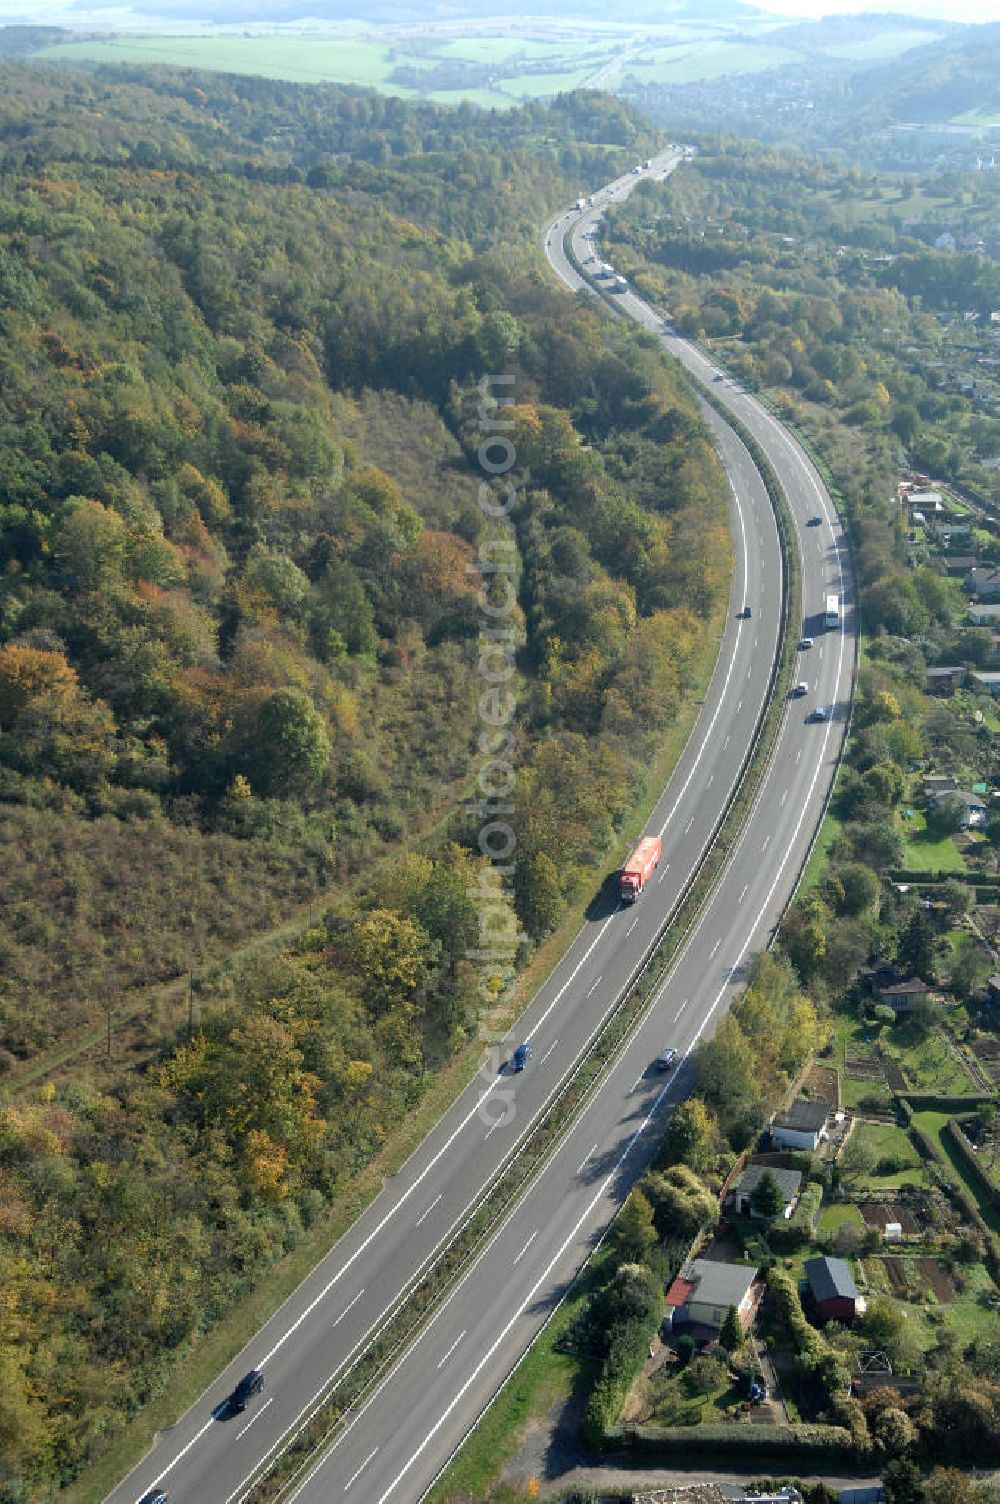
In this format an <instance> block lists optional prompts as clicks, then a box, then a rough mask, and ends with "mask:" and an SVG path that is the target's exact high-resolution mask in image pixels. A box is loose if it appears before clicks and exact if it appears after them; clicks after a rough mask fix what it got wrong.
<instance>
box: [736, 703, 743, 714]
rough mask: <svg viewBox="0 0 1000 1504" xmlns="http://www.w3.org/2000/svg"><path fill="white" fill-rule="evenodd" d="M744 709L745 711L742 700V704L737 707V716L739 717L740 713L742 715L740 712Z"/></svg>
mask: <svg viewBox="0 0 1000 1504" xmlns="http://www.w3.org/2000/svg"><path fill="white" fill-rule="evenodd" d="M742 709H743V701H742V700H741V701H740V703H739V704H738V705H737V707H736V714H737V715H739V713H740V711H741V710H742Z"/></svg>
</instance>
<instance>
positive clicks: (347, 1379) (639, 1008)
mask: <svg viewBox="0 0 1000 1504" xmlns="http://www.w3.org/2000/svg"><path fill="white" fill-rule="evenodd" d="M701 390H702V395H703V396H704V397H705V398H706V400H708V401H709V402H711V403H712V406H713V407H716V408H717V409H719V410H720V412H721V413H722V415H723V416H724V417H725V420H726V421H727V422H728V423H729V424H730V425H731V427H732V428H733V429H734V431H736V432H737V434H738V435H739V437H740V438H741V440H742V441H743V443H744V444H745V445H746V447H747V448H748V450H749V452H750V454H751V456H752V458H753V459H754V463H755V465H756V466H757V469H758V471H759V473H760V475H761V478H762V480H763V482H764V485H765V488H766V490H767V492H768V496H769V498H770V500H771V504H772V507H773V509H774V512H775V516H776V519H777V525H778V530H779V537H780V540H781V548H782V554H783V562H784V568H783V571H782V580H783V589H782V601H781V636H780V647H779V652H778V654H777V655H776V662H775V663H774V665H772V671H771V677H770V681H769V686H768V693H767V695H766V696H765V697H764V701H763V706H762V712H761V715H760V717H759V719H758V722H757V727H756V731H755V735H754V738H753V740H752V742H751V745H750V747H749V749H748V751H747V755H746V758H745V761H744V765H743V769H742V771H741V775H740V777H739V778H738V779H737V781H736V784H735V786H734V789H733V792H732V793H731V795H730V798H729V799H728V801H726V802H725V803H724V805H723V807H722V809H721V811H720V816H719V820H718V822H717V825H716V829H715V833H714V835H713V837H712V839H711V840H710V842H709V844H708V846H707V847H706V849H705V852H704V853H703V856H702V858H701V861H700V862H699V864H698V867H697V868H696V870H695V872H694V874H693V875H692V877H691V879H690V881H689V883H688V884H687V887H686V888H685V890H684V892H683V893H682V894H681V896H680V898H679V899H678V902H677V904H676V905H675V906H674V909H673V911H672V912H671V913H670V914H668V915H667V917H666V919H665V921H664V924H663V926H662V928H661V930H660V933H659V935H658V937H657V939H656V940H655V941H654V942H653V945H652V947H651V948H650V951H649V953H648V954H647V957H646V958H645V959H644V960H643V961H642V962H641V963H640V965H639V967H638V968H637V970H636V973H634V974H633V977H632V979H631V980H630V981H629V983H627V984H626V987H625V988H624V989H623V991H622V994H621V995H620V997H619V999H618V1001H617V1004H616V1006H615V1007H614V1009H613V1011H612V1012H611V1014H610V1016H609V1017H608V1018H607V1019H606V1021H605V1023H604V1025H603V1026H602V1028H601V1029H600V1031H599V1032H598V1034H597V1035H596V1036H595V1037H594V1039H593V1040H592V1041H591V1043H590V1045H589V1047H588V1048H587V1049H586V1050H585V1051H584V1053H583V1055H582V1056H581V1058H580V1059H579V1061H578V1062H577V1065H576V1068H575V1069H573V1070H571V1072H570V1074H569V1075H568V1076H567V1078H566V1079H565V1080H564V1081H563V1083H562V1085H561V1086H560V1087H559V1088H558V1089H557V1091H556V1093H555V1094H554V1096H553V1098H552V1099H551V1101H550V1102H549V1104H548V1105H547V1106H546V1107H545V1108H544V1109H543V1110H542V1113H541V1114H540V1116H539V1118H538V1120H537V1121H536V1122H535V1124H534V1125H533V1126H532V1127H531V1129H530V1131H529V1132H528V1134H527V1136H526V1138H525V1139H524V1141H523V1142H522V1144H521V1145H520V1146H519V1147H517V1148H516V1149H515V1151H514V1153H513V1154H512V1156H511V1157H510V1158H509V1159H508V1161H507V1162H506V1164H504V1165H503V1166H502V1167H501V1168H500V1170H499V1171H498V1173H497V1175H496V1176H495V1177H494V1179H493V1181H492V1182H491V1183H490V1184H489V1185H488V1186H487V1187H486V1188H485V1189H484V1191H483V1193H482V1195H481V1196H480V1198H479V1200H478V1201H477V1203H476V1204H475V1205H474V1206H473V1207H472V1208H471V1209H470V1212H469V1214H468V1215H467V1216H466V1218H465V1219H464V1220H463V1222H462V1224H461V1226H460V1227H458V1228H457V1229H456V1230H455V1232H454V1233H453V1235H452V1237H451V1239H450V1240H449V1242H448V1243H447V1245H446V1246H445V1247H444V1248H443V1249H442V1250H441V1251H440V1252H439V1253H438V1255H437V1256H436V1258H435V1259H434V1262H433V1263H432V1264H431V1265H430V1266H429V1267H428V1268H427V1269H426V1270H424V1271H423V1272H422V1273H421V1274H419V1275H418V1277H417V1280H416V1282H415V1283H413V1284H412V1285H411V1287H410V1288H409V1290H408V1291H406V1292H404V1293H403V1294H402V1296H401V1297H400V1300H399V1302H398V1303H397V1305H396V1308H395V1309H394V1310H393V1311H392V1312H391V1314H389V1315H388V1317H387V1318H386V1319H385V1320H384V1321H383V1323H382V1325H381V1327H380V1328H379V1329H378V1330H377V1331H376V1332H375V1333H374V1334H373V1336H372V1337H371V1338H370V1339H369V1340H368V1342H367V1344H366V1345H365V1347H364V1349H363V1351H361V1352H360V1353H359V1354H357V1355H356V1356H355V1357H354V1359H353V1361H352V1362H351V1364H350V1366H349V1367H348V1368H347V1369H346V1370H345V1371H343V1372H341V1373H339V1374H338V1375H337V1376H336V1377H335V1378H334V1379H333V1380H332V1381H331V1383H330V1384H329V1385H328V1386H326V1387H325V1388H324V1390H323V1391H322V1392H321V1393H320V1394H319V1395H318V1396H317V1397H316V1398H315V1402H314V1403H312V1404H311V1405H310V1406H309V1407H308V1411H309V1413H308V1414H304V1415H303V1416H302V1417H301V1420H300V1422H299V1423H297V1426H296V1427H295V1428H293V1430H292V1431H291V1432H290V1434H289V1435H288V1436H287V1437H286V1438H284V1439H283V1444H282V1445H281V1446H280V1449H279V1450H276V1451H275V1452H274V1453H273V1454H272V1455H271V1456H270V1457H268V1458H266V1459H264V1460H263V1462H262V1464H261V1467H262V1468H263V1472H262V1473H261V1474H260V1476H258V1477H257V1478H256V1479H248V1480H247V1484H246V1487H245V1489H244V1491H243V1492H241V1493H240V1495H239V1504H280V1501H283V1500H287V1499H288V1498H289V1496H290V1494H291V1492H292V1490H293V1489H294V1488H295V1487H297V1486H298V1484H299V1483H300V1482H301V1480H302V1477H303V1474H304V1472H305V1471H306V1469H307V1468H308V1467H309V1466H310V1465H311V1463H312V1460H313V1459H314V1458H315V1456H316V1455H317V1453H319V1452H320V1451H322V1450H323V1449H325V1448H326V1447H327V1446H329V1444H330V1443H331V1441H332V1440H333V1438H334V1436H335V1435H336V1433H337V1431H338V1430H339V1429H340V1428H341V1427H342V1426H343V1425H345V1424H346V1423H348V1422H349V1420H350V1415H351V1413H353V1414H354V1415H355V1416H356V1415H357V1413H358V1411H359V1409H360V1407H361V1406H362V1404H363V1403H364V1400H365V1398H366V1396H367V1395H368V1394H369V1393H370V1392H371V1391H372V1390H373V1389H374V1387H375V1386H376V1385H377V1384H378V1383H379V1382H380V1381H381V1380H382V1379H383V1378H384V1377H385V1375H386V1373H387V1371H388V1370H389V1368H390V1367H391V1366H392V1364H393V1363H395V1362H396V1360H397V1359H398V1358H399V1356H400V1354H401V1353H402V1352H403V1350H404V1349H405V1348H406V1347H408V1346H409V1345H410V1344H411V1343H412V1342H413V1341H414V1339H415V1338H416V1337H417V1335H418V1334H419V1332H420V1330H421V1329H422V1328H423V1327H424V1326H425V1325H426V1323H427V1322H428V1321H429V1320H430V1318H431V1316H432V1315H433V1313H434V1311H435V1310H436V1309H437V1308H438V1307H439V1306H440V1304H441V1303H442V1301H443V1300H444V1298H445V1295H446V1294H447V1292H448V1291H449V1290H450V1289H451V1288H452V1287H453V1286H454V1285H455V1284H456V1283H457V1281H458V1279H459V1278H460V1276H461V1275H462V1274H463V1273H464V1272H465V1271H466V1270H467V1269H468V1267H469V1266H470V1264H471V1263H472V1261H473V1260H474V1259H475V1257H476V1256H477V1255H478V1254H479V1253H480V1252H481V1251H482V1249H483V1248H484V1246H485V1245H486V1243H487V1242H488V1241H489V1239H490V1237H491V1236H492V1235H493V1233H494V1231H495V1229H496V1227H497V1224H498V1223H499V1222H500V1220H501V1219H502V1217H503V1216H504V1215H505V1214H506V1213H507V1212H508V1211H509V1210H510V1209H511V1208H512V1206H513V1205H514V1203H515V1201H516V1200H517V1199H518V1198H519V1197H521V1196H522V1195H523V1194H525V1193H526V1191H527V1189H528V1188H529V1186H530V1184H531V1182H532V1181H533V1180H534V1179H535V1178H536V1176H537V1175H538V1174H539V1173H540V1171H541V1170H542V1168H543V1167H544V1165H545V1164H546V1163H547V1161H548V1160H549V1159H550V1157H551V1156H552V1154H553V1153H554V1152H555V1150H556V1148H557V1147H558V1145H559V1144H560V1143H561V1142H562V1140H563V1138H564V1136H565V1134H566V1132H567V1131H568V1129H569V1128H570V1126H571V1125H572V1123H573V1122H574V1121H575V1120H576V1119H577V1117H578V1116H579V1115H580V1113H581V1112H582V1110H583V1109H584V1107H585V1106H586V1104H587V1102H588V1100H589V1099H590V1097H591V1095H592V1094H593V1092H594V1091H595V1090H596V1089H597V1087H598V1086H599V1084H600V1082H601V1079H602V1077H603V1075H604V1073H605V1071H606V1069H607V1067H608V1066H609V1064H610V1063H611V1062H612V1061H613V1059H614V1058H615V1056H616V1055H617V1054H618V1052H619V1050H620V1049H621V1047H622V1046H623V1045H624V1043H625V1042H626V1041H627V1039H628V1038H629V1037H630V1036H631V1034H632V1033H633V1031H634V1030H635V1029H636V1028H637V1027H638V1025H639V1024H640V1022H641V1021H642V1020H643V1018H644V1017H645V1015H646V1013H647V1011H648V1009H649V1007H650V1006H651V1004H652V1002H653V1000H654V998H655V997H656V995H657V993H658V992H659V990H660V988H661V986H662V984H663V982H664V980H665V977H666V973H667V971H668V970H669V968H670V967H671V965H672V964H673V961H674V959H675V957H676V956H677V954H678V952H679V951H680V949H681V947H682V946H683V945H684V943H685V942H686V940H687V939H688V937H689V935H690V934H691V932H692V930H693V928H694V926H695V925H696V924H697V922H698V920H699V918H700V915H701V912H702V910H703V908H704V906H705V904H706V903H707V902H708V899H709V898H710V896H711V894H712V892H713V891H714V889H715V887H716V885H717V883H718V881H719V879H720V877H721V875H722V873H723V871H724V869H725V866H726V863H727V861H728V859H729V856H730V855H731V853H732V850H733V848H734V846H735V844H736V842H737V840H738V839H739V837H740V835H741V834H742V831H743V828H744V826H745V823H746V821H747V819H748V817H749V815H750V813H751V811H752V809H753V807H754V804H755V802H756V799H757V797H758V795H759V792H760V789H761V786H762V784H763V780H764V777H765V774H766V772H767V769H768V766H769V764H770V761H771V756H772V753H773V751H774V747H775V744H776V740H777V736H778V733H779V731H780V727H781V723H782V720H783V718H784V714H785V699H786V695H787V692H788V690H790V688H791V685H792V680H793V673H794V670H795V664H796V653H795V642H796V641H797V638H796V636H795V634H794V633H793V632H792V631H791V630H790V624H791V623H792V622H797V620H798V617H799V615H800V614H801V584H800V574H799V562H798V553H797V549H796V547H795V543H794V533H793V528H792V522H791V516H790V513H789V511H788V507H787V504H786V502H785V498H784V495H783V493H782V491H781V487H780V485H779V483H778V480H777V477H776V475H775V474H774V472H773V470H772V469H771V466H770V464H769V463H768V461H767V460H766V458H765V456H764V455H763V453H762V452H761V450H760V448H759V446H758V445H757V443H756V441H755V440H754V439H753V437H752V436H751V435H750V434H749V433H747V432H746V430H745V429H744V428H743V425H742V424H740V423H739V421H738V420H736V419H733V418H732V416H731V415H730V414H729V413H728V412H726V411H725V409H723V408H721V405H720V404H719V403H717V402H715V401H713V394H710V393H709V392H707V391H706V390H705V389H704V388H702V389H701Z"/></svg>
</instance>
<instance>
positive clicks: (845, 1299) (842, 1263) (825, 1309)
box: [804, 1258, 858, 1321]
mask: <svg viewBox="0 0 1000 1504" xmlns="http://www.w3.org/2000/svg"><path fill="white" fill-rule="evenodd" d="M804 1267H805V1275H806V1279H807V1280H808V1281H809V1289H810V1290H811V1291H812V1298H813V1300H814V1301H815V1302H816V1314H817V1316H820V1317H821V1318H822V1319H823V1320H824V1321H852V1320H853V1319H854V1314H855V1310H856V1308H857V1299H858V1289H857V1286H856V1285H855V1283H854V1276H853V1274H852V1273H851V1271H850V1269H849V1268H848V1265H847V1262H846V1260H845V1259H830V1258H819V1259H806V1262H805V1266H804Z"/></svg>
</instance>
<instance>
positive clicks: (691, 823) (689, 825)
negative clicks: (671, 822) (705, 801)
mask: <svg viewBox="0 0 1000 1504" xmlns="http://www.w3.org/2000/svg"><path fill="white" fill-rule="evenodd" d="M693 824H694V815H692V816H691V818H690V820H689V821H688V823H687V824H686V825H685V827H684V834H685V835H687V833H688V831H689V830H690V829H691V827H692V825H693Z"/></svg>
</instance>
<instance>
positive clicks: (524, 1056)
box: [510, 1044, 531, 1071]
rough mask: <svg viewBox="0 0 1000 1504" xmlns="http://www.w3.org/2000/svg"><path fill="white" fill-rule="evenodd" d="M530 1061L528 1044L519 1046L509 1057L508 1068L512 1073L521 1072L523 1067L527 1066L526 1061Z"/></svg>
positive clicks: (529, 1046)
mask: <svg viewBox="0 0 1000 1504" xmlns="http://www.w3.org/2000/svg"><path fill="white" fill-rule="evenodd" d="M530 1059H531V1045H530V1044H519V1045H518V1047H517V1049H516V1050H515V1051H514V1053H513V1055H512V1056H511V1057H510V1068H511V1070H512V1071H523V1070H524V1067H525V1066H526V1065H527V1063H528V1061H529V1060H530Z"/></svg>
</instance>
